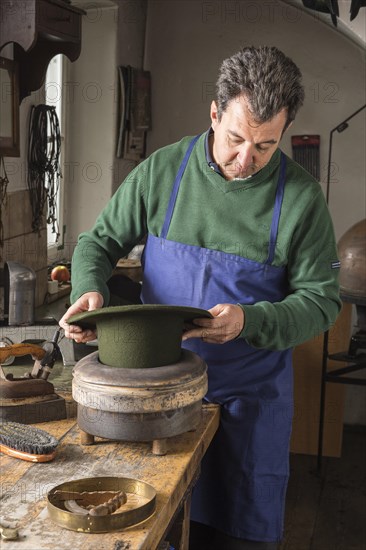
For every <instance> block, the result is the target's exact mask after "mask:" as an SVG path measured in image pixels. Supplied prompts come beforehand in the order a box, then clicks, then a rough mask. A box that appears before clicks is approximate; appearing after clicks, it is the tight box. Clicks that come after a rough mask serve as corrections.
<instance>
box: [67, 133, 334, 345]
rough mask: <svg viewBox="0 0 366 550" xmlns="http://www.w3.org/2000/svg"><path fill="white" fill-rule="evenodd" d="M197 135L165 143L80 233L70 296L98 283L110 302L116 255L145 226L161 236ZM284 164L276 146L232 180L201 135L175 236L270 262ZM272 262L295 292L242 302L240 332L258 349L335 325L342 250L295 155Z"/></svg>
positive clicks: (181, 192) (172, 237)
mask: <svg viewBox="0 0 366 550" xmlns="http://www.w3.org/2000/svg"><path fill="white" fill-rule="evenodd" d="M190 139H191V138H189V137H187V138H184V139H182V140H181V141H180V142H178V143H175V144H173V145H169V146H167V147H164V148H162V149H160V150H158V151H156V152H155V153H153V154H152V155H151V156H150V157H149V158H148V159H147V160H145V161H144V162H142V163H141V164H140V165H138V166H137V167H136V168H135V169H134V170H133V171H132V172H131V173H130V174H129V175H128V177H127V178H126V180H125V181H124V182H123V184H122V185H121V186H120V187H119V189H118V190H117V192H116V193H115V195H114V196H113V197H112V198H111V200H110V201H109V203H108V204H107V206H106V207H105V208H104V210H103V211H102V213H101V214H100V215H99V217H98V219H97V221H96V223H95V225H94V227H93V229H92V230H91V231H88V232H85V233H82V234H81V235H80V237H79V241H78V244H77V246H76V248H75V252H74V256H73V262H72V295H71V299H72V301H75V300H76V299H77V298H78V297H79V296H81V295H82V294H84V293H85V292H88V291H92V290H95V291H98V292H100V293H102V294H103V296H104V305H107V304H108V301H109V293H108V288H107V285H106V281H107V280H108V278H109V277H110V275H111V273H112V269H113V268H114V266H115V264H116V262H117V261H118V259H119V258H121V257H123V256H125V255H127V254H128V253H129V252H130V250H131V249H132V248H133V247H134V246H135V245H136V244H137V243H138V242H140V241H141V239H142V238H143V237H144V235H146V233H150V234H152V235H154V236H159V235H160V232H161V228H162V225H163V222H164V217H165V213H166V209H167V205H168V201H169V197H170V193H171V189H172V186H173V182H174V179H175V176H176V173H177V171H178V168H179V165H180V163H181V161H182V158H183V156H184V153H185V151H186V149H187V147H188V144H189V141H190ZM279 162H280V150H279V149H278V150H277V151H276V152H275V153H274V155H273V156H272V158H271V160H270V162H269V163H268V164H267V165H266V166H265V167H264V168H263V169H262V170H261V171H260V172H258V174H256V175H254V176H253V177H251V178H249V179H247V180H235V181H226V180H225V179H224V178H223V177H222V176H221V175H220V174H217V173H216V172H214V171H212V170H211V169H210V167H209V166H208V164H207V161H206V157H205V149H204V135H202V136H201V137H200V138H199V140H198V142H197V143H196V145H195V147H194V150H193V152H192V154H191V157H190V160H189V162H188V165H187V168H186V171H185V173H184V176H183V180H182V182H181V186H180V190H179V193H178V197H177V201H176V204H175V209H174V213H173V217H172V221H171V224H170V228H169V232H168V235H167V238H168V239H169V240H172V241H178V242H182V243H186V244H190V245H197V246H200V247H205V248H209V249H214V250H219V251H223V252H226V253H229V254H237V255H238V256H242V257H245V258H248V259H250V260H254V261H257V262H265V261H266V259H267V256H268V241H269V231H270V225H271V220H272V214H273V206H274V199H275V194H276V184H277V180H278V174H279ZM273 265H276V266H286V268H287V273H288V281H289V288H290V294H289V295H288V296H287V297H286V298H285V299H284V300H283V301H281V302H278V303H270V302H265V301H263V302H259V303H256V304H254V305H242V304H240V305H242V307H243V309H244V312H245V326H244V330H243V331H242V333H241V337H242V338H245V339H246V340H247V342H248V343H249V344H250V345H252V346H255V347H259V348H269V349H286V348H289V347H293V346H295V345H298V344H300V343H301V342H304V341H305V340H308V339H310V338H312V337H314V336H316V335H317V334H319V333H320V332H321V331H323V330H326V329H328V328H329V327H330V326H331V325H332V324H333V323H334V321H335V319H336V317H337V315H338V313H339V311H340V307H341V302H340V299H339V286H338V275H339V269H338V268H337V267H336V266H337V248H336V243H335V238H334V231H333V225H332V221H331V218H330V215H329V212H328V208H327V205H326V203H325V200H324V196H323V192H322V190H321V187H320V185H319V183H318V182H317V181H315V180H314V179H313V178H312V177H311V176H310V175H309V174H308V173H307V172H305V171H304V170H303V169H302V168H301V167H300V166H299V165H298V164H296V163H295V162H293V161H292V160H291V159H289V158H288V159H287V170H286V185H285V192H284V198H283V204H282V209H281V217H280V223H279V229H278V237H277V244H276V250H275V257H274V261H273ZM213 305H214V304H213Z"/></svg>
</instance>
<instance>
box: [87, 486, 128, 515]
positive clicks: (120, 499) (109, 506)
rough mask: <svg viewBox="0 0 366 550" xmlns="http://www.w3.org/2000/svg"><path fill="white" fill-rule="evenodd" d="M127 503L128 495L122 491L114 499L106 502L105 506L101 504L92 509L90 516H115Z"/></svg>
mask: <svg viewBox="0 0 366 550" xmlns="http://www.w3.org/2000/svg"><path fill="white" fill-rule="evenodd" d="M126 502H127V495H126V493H125V492H124V491H120V492H119V493H117V494H116V495H115V496H114V497H113V498H110V499H109V500H107V502H104V504H99V506H94V507H93V508H90V510H89V514H90V515H91V516H108V515H109V514H113V512H115V511H116V510H118V508H119V507H120V506H122V504H125V503H126Z"/></svg>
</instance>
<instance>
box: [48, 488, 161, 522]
mask: <svg viewBox="0 0 366 550" xmlns="http://www.w3.org/2000/svg"><path fill="white" fill-rule="evenodd" d="M83 491H124V492H125V493H126V494H127V502H126V504H123V505H122V506H121V508H119V509H118V510H117V511H116V512H114V513H113V514H109V515H107V516H91V515H89V514H86V515H82V514H77V513H74V512H70V511H69V510H67V509H66V507H65V499H62V498H60V497H59V495H60V493H70V497H71V499H72V496H73V493H79V492H83ZM155 506H156V490H155V489H154V487H153V486H152V485H149V484H148V483H145V482H144V481H140V480H138V479H132V478H126V477H92V478H84V479H76V480H73V481H67V482H65V483H61V484H60V485H57V486H56V487H54V488H53V489H51V491H50V492H49V493H48V495H47V508H48V512H49V515H50V517H51V519H52V520H53V521H54V522H55V523H57V524H58V525H60V526H61V527H65V528H66V529H70V530H71V531H79V532H81V533H107V532H109V531H118V530H121V529H124V528H126V527H130V526H131V525H136V524H137V523H140V522H142V521H145V520H146V519H147V518H149V517H150V516H151V515H152V514H153V513H154V511H155Z"/></svg>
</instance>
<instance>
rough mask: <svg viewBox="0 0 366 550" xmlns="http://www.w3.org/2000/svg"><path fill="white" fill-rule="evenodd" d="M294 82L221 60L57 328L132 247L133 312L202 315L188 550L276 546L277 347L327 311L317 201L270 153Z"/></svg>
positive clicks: (282, 392)
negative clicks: (205, 445)
mask: <svg viewBox="0 0 366 550" xmlns="http://www.w3.org/2000/svg"><path fill="white" fill-rule="evenodd" d="M303 97H304V90H303V86H302V84H301V73H300V71H299V69H298V68H297V67H296V65H295V64H294V63H293V62H292V61H291V60H290V59H289V58H287V57H286V56H285V55H284V54H283V53H282V52H280V51H279V50H277V49H276V48H273V47H259V48H255V47H247V48H244V49H243V50H241V51H239V52H238V53H237V54H235V55H233V56H232V57H231V58H229V59H226V60H225V61H224V62H223V64H222V66H221V69H220V74H219V78H218V82H217V99H216V101H213V102H212V105H211V113H210V116H211V128H210V130H209V131H208V132H206V133H205V134H203V135H201V136H196V137H195V138H193V139H192V138H184V139H182V140H181V141H180V142H179V143H176V144H173V145H170V146H167V147H164V148H163V149H160V150H159V151H156V152H155V153H154V154H152V155H151V156H150V157H149V158H148V159H147V160H146V161H144V162H143V163H141V164H140V165H139V166H138V167H137V168H135V169H134V170H133V172H132V173H131V174H130V175H129V176H128V177H127V179H126V181H125V182H124V183H123V185H121V187H120V189H119V190H118V191H117V193H116V194H115V196H114V197H113V198H112V199H111V201H110V202H109V204H108V205H107V206H106V208H105V209H104V211H103V212H102V213H101V215H100V216H99V217H98V220H97V222H96V224H95V226H94V228H93V229H92V231H90V232H88V233H84V234H82V235H81V236H80V239H79V243H78V245H77V247H76V249H75V253H74V258H73V266H72V267H73V269H72V276H73V279H72V285H73V291H72V300H75V303H74V304H73V305H72V306H71V308H70V309H69V310H68V312H67V313H66V315H65V317H64V318H63V319H62V320H61V323H60V324H61V326H62V327H63V328H64V329H65V333H66V336H68V337H71V338H74V339H75V341H76V342H85V341H87V340H90V339H92V338H94V337H95V334H94V333H92V332H91V331H81V329H80V328H78V327H73V326H68V325H67V323H66V322H65V321H66V320H67V318H68V317H69V316H70V315H71V314H73V313H76V312H79V311H84V310H92V309H95V308H97V307H102V306H103V305H107V304H108V300H109V293H108V285H107V281H108V278H109V277H110V275H111V271H112V268H113V266H114V265H115V264H116V262H117V260H118V259H119V258H120V257H121V256H124V255H126V254H127V253H128V252H129V251H130V250H131V248H132V247H133V246H134V245H135V244H136V243H137V242H138V241H139V240H141V238H142V237H143V236H144V235H146V234H147V235H148V236H147V243H146V246H145V251H144V258H143V267H144V281H143V289H142V294H141V296H142V301H143V302H145V303H163V304H175V305H184V306H192V307H200V308H205V309H208V310H209V311H210V312H211V313H212V315H213V319H197V320H195V325H196V326H195V327H194V328H190V329H188V330H187V332H185V333H184V335H183V346H184V347H186V348H188V349H190V350H192V351H195V352H197V353H198V354H199V355H200V356H201V357H203V358H204V359H205V361H206V362H207V364H208V377H209V388H208V393H207V396H206V399H207V401H213V402H216V403H220V405H221V423H220V428H219V430H218V433H217V434H216V436H215V438H214V440H213V442H212V444H211V446H210V448H209V450H208V452H207V454H206V456H205V458H204V460H203V463H202V472H201V476H200V479H199V481H198V483H197V485H196V487H195V489H194V492H193V500H192V515H191V517H192V520H193V521H192V535H191V546H190V547H191V548H192V549H196V548H200V549H201V550H202V549H206V548H207V549H210V550H211V549H216V548H221V549H223V550H230V549H250V548H254V549H257V550H261V549H270V548H276V547H277V543H278V542H279V541H280V540H281V537H282V534H283V516H284V502H285V494H286V487H287V480H288V473H289V466H288V459H289V440H290V433H291V422H292V411H293V391H292V365H291V348H292V347H293V346H295V345H297V344H299V343H301V342H304V341H305V340H307V339H310V338H312V337H314V336H315V335H317V334H319V333H320V332H321V331H324V330H326V329H328V328H329V327H330V326H331V325H332V324H333V323H334V321H335V319H336V317H337V315H338V313H339V311H340V305H341V304H340V300H339V293H338V282H337V279H338V267H339V264H338V263H337V251H336V245H335V240H334V234H333V228H332V223H331V219H330V216H329V213H328V210H327V206H326V203H325V200H324V197H323V193H322V190H321V188H320V185H319V184H318V182H316V181H315V180H314V179H313V178H312V177H311V176H310V175H309V174H307V173H306V172H305V171H304V170H303V169H302V168H301V167H299V166H298V165H297V164H295V163H294V162H293V161H292V160H291V159H289V158H287V157H286V156H285V155H284V154H283V153H282V152H281V151H280V149H279V142H280V140H281V137H282V135H283V132H284V131H285V130H286V129H287V128H288V127H289V126H290V124H291V123H292V121H293V120H294V118H295V115H296V113H297V111H298V109H299V108H300V106H301V105H302V103H303Z"/></svg>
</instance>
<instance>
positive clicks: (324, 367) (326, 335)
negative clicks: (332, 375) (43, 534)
mask: <svg viewBox="0 0 366 550" xmlns="http://www.w3.org/2000/svg"><path fill="white" fill-rule="evenodd" d="M328 339H329V332H328V331H327V332H325V333H324V341H323V363H322V378H321V386H320V414H319V439H318V461H317V472H318V474H320V473H321V469H322V455H323V433H324V412H325V411H324V409H325V386H326V380H325V377H326V374H327V361H328Z"/></svg>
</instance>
